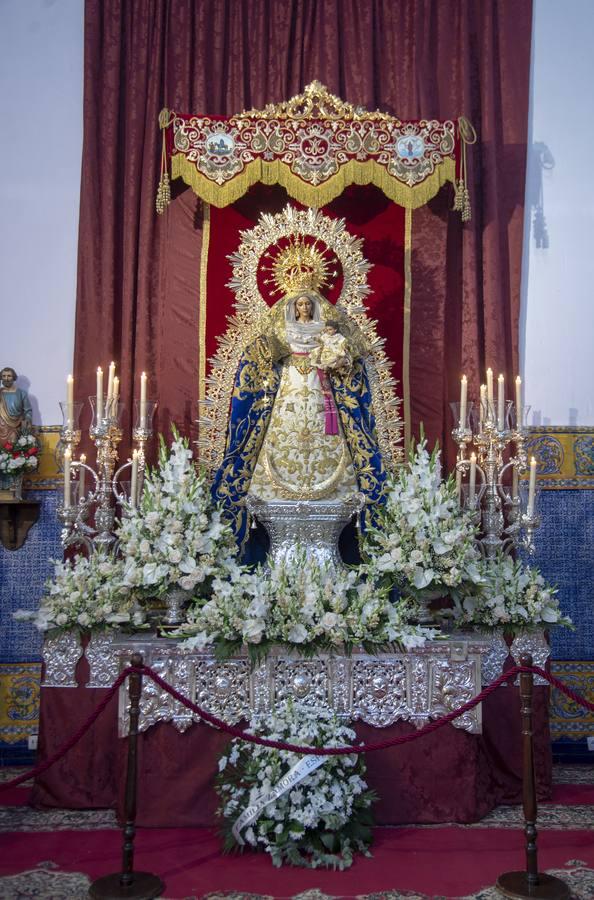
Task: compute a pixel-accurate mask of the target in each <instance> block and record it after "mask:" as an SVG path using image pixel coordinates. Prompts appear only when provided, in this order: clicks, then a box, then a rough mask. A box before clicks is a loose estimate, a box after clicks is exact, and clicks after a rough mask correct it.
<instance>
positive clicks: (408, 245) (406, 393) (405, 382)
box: [402, 209, 412, 451]
mask: <svg viewBox="0 0 594 900" xmlns="http://www.w3.org/2000/svg"><path fill="white" fill-rule="evenodd" d="M411 259H412V209H407V210H406V211H405V213H404V327H403V336H402V393H403V398H402V399H403V405H404V446H405V448H406V449H407V451H408V447H409V446H410V438H411V420H410V317H411V298H412V267H411Z"/></svg>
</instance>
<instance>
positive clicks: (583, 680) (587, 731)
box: [550, 659, 594, 741]
mask: <svg viewBox="0 0 594 900" xmlns="http://www.w3.org/2000/svg"><path fill="white" fill-rule="evenodd" d="M551 671H552V674H553V675H555V676H556V677H557V678H559V679H560V680H561V681H563V682H565V684H566V685H567V686H568V687H570V688H572V689H573V690H574V691H577V693H578V694H581V695H582V697H584V699H586V700H589V701H590V703H593V702H594V662H580V661H577V660H573V659H569V660H566V659H558V660H555V661H554V662H553V663H552V664H551ZM550 714H551V737H552V739H553V740H554V741H556V740H559V739H560V738H570V739H572V740H576V741H577V740H582V739H584V738H586V737H588V736H589V735H594V713H591V712H589V711H588V710H586V709H583V708H582V707H581V706H578V704H577V703H574V702H573V700H570V699H569V697H566V696H565V694H563V693H562V692H561V691H558V690H555V689H553V690H552V692H551V707H550Z"/></svg>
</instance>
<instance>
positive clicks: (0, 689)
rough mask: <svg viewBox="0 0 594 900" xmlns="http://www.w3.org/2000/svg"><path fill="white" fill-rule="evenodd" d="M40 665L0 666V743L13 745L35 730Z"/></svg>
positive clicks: (17, 664)
mask: <svg viewBox="0 0 594 900" xmlns="http://www.w3.org/2000/svg"><path fill="white" fill-rule="evenodd" d="M40 676H41V663H5V664H1V665H0V741H2V742H3V743H6V744H14V743H16V742H17V741H22V740H25V739H26V738H28V737H29V735H30V734H36V733H37V732H38V730H39V679H40Z"/></svg>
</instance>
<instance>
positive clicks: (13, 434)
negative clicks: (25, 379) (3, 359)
mask: <svg viewBox="0 0 594 900" xmlns="http://www.w3.org/2000/svg"><path fill="white" fill-rule="evenodd" d="M17 377H18V376H17V373H16V372H15V370H14V369H13V368H12V367H11V366H5V367H4V368H3V369H2V371H0V383H1V386H0V445H2V446H3V445H4V444H6V443H10V444H14V442H15V441H16V439H17V438H18V436H19V434H21V433H22V432H23V431H24V432H27V431H30V430H31V420H32V418H33V410H32V408H31V401H30V400H29V395H28V394H27V391H24V390H23V389H22V388H19V387H17V386H16V380H17Z"/></svg>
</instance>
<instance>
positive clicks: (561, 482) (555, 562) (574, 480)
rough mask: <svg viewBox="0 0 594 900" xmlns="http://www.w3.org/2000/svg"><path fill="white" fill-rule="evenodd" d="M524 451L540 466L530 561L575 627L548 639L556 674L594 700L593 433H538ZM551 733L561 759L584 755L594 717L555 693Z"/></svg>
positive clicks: (533, 431)
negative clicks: (554, 589) (556, 593)
mask: <svg viewBox="0 0 594 900" xmlns="http://www.w3.org/2000/svg"><path fill="white" fill-rule="evenodd" d="M527 449H528V454H529V455H534V456H535V457H536V459H537V460H538V470H537V471H538V483H539V487H540V496H539V500H538V512H539V514H540V517H541V526H540V528H539V529H538V531H537V534H536V552H535V554H534V556H533V557H531V560H530V561H531V562H533V563H534V564H535V565H537V566H538V567H539V568H540V569H541V571H542V572H543V574H544V576H545V577H546V578H547V579H548V580H549V581H551V582H552V583H554V584H556V585H557V587H558V590H559V598H560V602H561V606H562V608H563V611H564V612H565V613H567V615H569V616H571V618H572V619H573V622H574V624H575V630H574V631H570V630H568V629H565V628H562V629H556V630H553V632H552V634H551V645H552V659H553V662H552V669H553V673H554V674H555V675H557V676H558V677H559V678H561V679H562V680H563V681H565V682H567V683H568V684H570V686H571V687H573V688H574V689H575V690H577V691H578V692H579V693H581V694H583V695H584V696H586V697H587V698H588V699H589V700H593V701H594V428H585V427H575V426H569V427H560V426H546V427H538V428H533V429H531V434H530V438H529V440H528V448H527ZM551 735H552V738H553V743H554V745H555V749H556V750H558V752H559V753H563V754H564V753H566V755H580V754H582V755H587V754H588V751H587V747H586V738H587V737H588V736H594V715H592V714H590V715H588V714H587V713H586V712H585V710H582V711H578V710H577V708H576V707H575V704H573V703H572V702H571V701H568V700H567V699H566V698H565V697H564V696H563V695H562V694H559V693H558V692H557V691H553V696H552V706H551ZM590 756H591V757H592V759H593V760H594V753H592V754H590Z"/></svg>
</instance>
